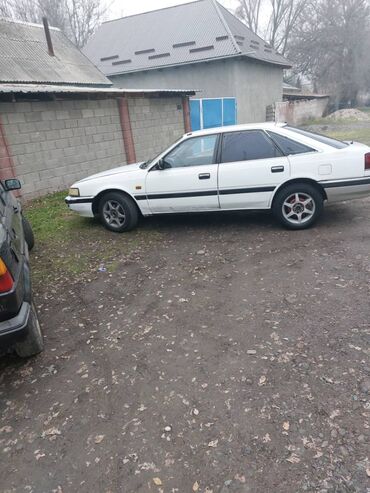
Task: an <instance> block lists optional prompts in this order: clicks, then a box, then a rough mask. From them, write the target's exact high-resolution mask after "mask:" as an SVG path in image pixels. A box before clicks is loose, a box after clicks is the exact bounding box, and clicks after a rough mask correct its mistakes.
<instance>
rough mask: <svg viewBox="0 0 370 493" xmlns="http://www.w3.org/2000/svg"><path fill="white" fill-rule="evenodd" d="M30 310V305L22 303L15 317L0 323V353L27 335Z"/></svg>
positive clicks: (25, 302)
mask: <svg viewBox="0 0 370 493" xmlns="http://www.w3.org/2000/svg"><path fill="white" fill-rule="evenodd" d="M30 310H31V305H30V303H28V302H27V301H24V302H23V303H22V305H21V308H20V310H19V312H18V313H17V315H16V316H15V317H13V318H10V319H9V320H4V321H3V322H0V351H2V350H6V349H7V348H8V347H10V346H12V345H13V344H14V343H15V342H17V340H18V339H21V338H22V337H24V336H25V335H26V334H27V325H28V318H29V316H30Z"/></svg>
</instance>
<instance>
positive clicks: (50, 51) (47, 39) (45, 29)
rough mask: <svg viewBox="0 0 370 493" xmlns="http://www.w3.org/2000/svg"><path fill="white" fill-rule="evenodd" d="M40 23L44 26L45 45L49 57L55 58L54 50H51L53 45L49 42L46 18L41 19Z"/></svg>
mask: <svg viewBox="0 0 370 493" xmlns="http://www.w3.org/2000/svg"><path fill="white" fill-rule="evenodd" d="M42 23H43V24H44V31H45V37H46V43H47V45H48V53H49V55H50V56H55V53H54V48H53V43H52V41H51V36H50V29H49V24H48V20H47V18H46V17H43V18H42Z"/></svg>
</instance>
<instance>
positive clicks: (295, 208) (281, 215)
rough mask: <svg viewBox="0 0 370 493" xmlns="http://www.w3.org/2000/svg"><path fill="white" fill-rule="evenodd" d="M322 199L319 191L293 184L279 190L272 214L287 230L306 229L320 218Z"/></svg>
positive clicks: (312, 187) (314, 188) (306, 185)
mask: <svg viewBox="0 0 370 493" xmlns="http://www.w3.org/2000/svg"><path fill="white" fill-rule="evenodd" d="M323 204H324V199H323V196H322V194H321V193H320V190H318V189H317V188H316V187H314V186H312V185H309V184H306V183H294V184H292V185H288V186H287V187H284V188H283V189H282V190H280V191H279V192H278V194H277V196H276V197H275V199H274V203H273V206H272V212H273V214H274V216H275V217H276V218H277V219H278V221H280V223H281V224H282V225H283V226H285V227H286V228H289V229H306V228H309V227H310V226H312V225H313V224H314V223H315V222H316V221H317V219H318V218H319V217H320V215H321V213H322V210H323Z"/></svg>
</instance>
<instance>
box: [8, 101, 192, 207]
mask: <svg viewBox="0 0 370 493" xmlns="http://www.w3.org/2000/svg"><path fill="white" fill-rule="evenodd" d="M178 107H179V108H180V109H178ZM129 110H130V117H131V125H132V132H133V137H134V143H135V148H136V156H137V159H138V160H139V161H140V160H146V159H149V158H150V157H154V156H155V155H156V154H158V153H159V152H160V151H161V150H162V149H164V148H165V147H166V146H168V145H169V144H171V143H172V142H173V141H174V140H175V139H177V138H178V137H180V136H181V135H182V134H183V133H184V123H183V113H182V111H181V98H177V97H172V98H162V97H160V98H147V97H129ZM0 120H1V122H2V128H3V132H4V135H5V138H6V141H7V147H8V151H9V154H10V157H11V159H12V162H13V166H14V168H15V174H16V176H17V177H18V178H19V179H20V180H21V182H22V197H23V198H25V199H29V198H32V197H36V196H40V195H43V194H46V193H49V192H53V191H56V190H63V189H65V188H68V187H69V185H71V184H72V183H73V182H74V181H76V180H78V179H80V178H82V177H85V176H88V175H91V174H93V173H97V172H99V171H103V170H106V169H109V168H114V167H115V166H120V165H122V164H126V155H125V150H124V144H123V138H122V129H121V124H120V117H119V110H118V105H117V100H115V99H101V100H82V99H81V100H76V101H48V102H41V101H40V102H16V103H1V102H0Z"/></svg>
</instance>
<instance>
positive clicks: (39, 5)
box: [0, 0, 108, 48]
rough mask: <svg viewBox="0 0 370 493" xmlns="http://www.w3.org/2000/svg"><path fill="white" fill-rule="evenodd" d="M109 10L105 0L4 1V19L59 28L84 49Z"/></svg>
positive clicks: (1, 1) (1, 8)
mask: <svg viewBox="0 0 370 493" xmlns="http://www.w3.org/2000/svg"><path fill="white" fill-rule="evenodd" d="M107 10H108V6H107V4H106V3H105V1H104V0H0V15H2V16H5V17H12V18H14V19H18V20H22V21H26V22H38V23H40V22H41V19H42V17H44V16H45V17H47V18H48V21H49V23H50V25H52V26H54V27H59V28H60V29H61V30H62V31H63V32H64V33H65V34H66V35H67V36H68V37H69V38H70V39H71V40H72V41H73V42H74V43H75V44H76V46H78V47H79V48H82V47H83V46H84V45H85V44H86V42H87V40H88V39H89V37H90V36H91V35H92V34H93V32H94V31H95V29H96V28H97V26H98V25H99V24H100V22H101V21H102V19H103V17H104V15H105V14H106V12H107Z"/></svg>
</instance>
